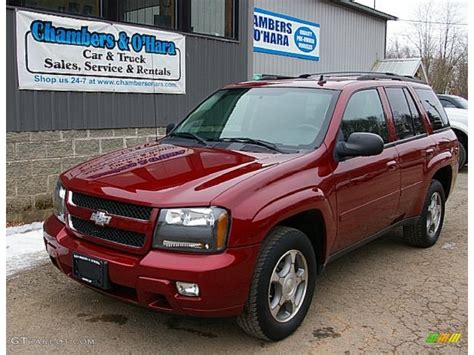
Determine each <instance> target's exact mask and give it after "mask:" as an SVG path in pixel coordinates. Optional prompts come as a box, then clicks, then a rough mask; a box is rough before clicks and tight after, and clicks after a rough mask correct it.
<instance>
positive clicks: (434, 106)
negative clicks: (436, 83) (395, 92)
mask: <svg viewBox="0 0 474 355" xmlns="http://www.w3.org/2000/svg"><path fill="white" fill-rule="evenodd" d="M415 91H416V93H417V94H418V97H419V98H420V100H421V102H422V103H423V107H424V108H425V110H426V113H427V114H428V118H429V120H430V123H431V126H432V127H433V131H436V130H437V129H441V128H444V127H448V126H449V121H448V116H446V112H445V111H444V108H443V106H442V105H441V103H440V102H439V100H438V97H437V96H436V95H435V94H434V92H433V91H432V90H431V89H415Z"/></svg>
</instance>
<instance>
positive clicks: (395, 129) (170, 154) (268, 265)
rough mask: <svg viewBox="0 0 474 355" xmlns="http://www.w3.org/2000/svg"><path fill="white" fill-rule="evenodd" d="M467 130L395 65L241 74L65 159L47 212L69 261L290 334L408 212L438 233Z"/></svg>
mask: <svg viewBox="0 0 474 355" xmlns="http://www.w3.org/2000/svg"><path fill="white" fill-rule="evenodd" d="M457 157H458V143H457V140H456V135H455V134H454V133H453V131H452V130H451V129H450V127H449V122H448V119H447V117H446V114H445V112H444V110H443V107H442V106H441V104H440V102H439V100H438V98H437V97H436V95H435V94H434V92H433V91H432V90H431V88H430V87H429V86H427V85H426V84H423V83H421V82H419V81H417V80H415V79H410V78H406V77H399V76H395V75H391V74H370V73H369V74H349V73H343V74H334V73H333V74H325V75H319V74H318V75H316V76H315V75H303V76H301V77H299V78H285V79H278V78H273V79H272V78H264V79H263V80H259V81H251V82H244V83H240V84H236V85H230V86H227V87H226V88H224V89H222V90H219V91H217V92H215V93H214V94H212V95H211V96H210V97H209V98H208V99H206V100H205V101H204V102H203V103H202V104H201V105H199V106H198V107H197V108H196V109H195V110H194V111H193V112H191V114H189V116H188V117H187V118H185V119H184V120H183V121H182V122H181V123H179V124H178V125H177V126H176V127H169V132H168V134H167V135H166V136H165V137H164V138H162V139H160V140H159V141H157V142H155V143H148V144H144V145H141V146H137V147H132V148H128V149H124V150H121V151H117V152H114V153H110V154H107V155H105V156H101V157H99V158H96V159H94V160H91V161H88V162H86V163H83V164H81V165H79V166H76V167H74V168H72V169H70V170H68V171H66V172H64V173H63V174H61V176H60V178H59V181H58V185H57V189H56V192H55V214H54V215H53V216H51V217H50V218H49V219H48V220H47V221H46V222H45V225H44V240H45V244H46V249H47V251H48V253H49V255H50V256H51V260H52V262H53V264H54V265H55V266H57V267H58V268H59V269H60V270H61V271H62V272H63V273H65V274H66V275H68V276H70V277H72V278H74V279H75V280H77V281H79V282H80V283H82V284H83V285H86V286H89V287H91V288H92V289H94V290H97V291H100V292H103V293H106V294H108V295H111V296H113V297H117V298H119V299H121V300H125V301H129V302H132V303H137V304H140V305H144V306H146V307H149V308H152V309H155V310H159V311H164V312H171V313H176V314H184V315H193V316H203V317H224V316H236V317H237V321H238V324H239V325H240V326H241V327H242V328H243V329H244V330H245V331H246V332H247V333H248V334H250V335H253V336H256V337H259V338H262V339H267V340H279V339H282V338H284V337H286V336H288V335H290V334H291V333H292V332H293V331H295V329H296V328H297V327H298V326H299V324H300V323H301V322H302V321H303V319H304V317H305V315H306V312H307V311H308V308H309V306H310V303H311V301H312V298H313V290H314V287H315V283H316V280H317V275H318V274H320V273H321V272H322V271H323V270H324V267H325V266H326V265H327V264H328V262H330V261H332V260H334V259H335V258H337V257H338V256H340V255H342V254H343V253H345V252H347V251H350V250H352V249H354V248H356V247H358V246H360V245H362V244H364V243H366V242H368V241H371V240H373V239H375V238H377V237H379V236H381V235H382V234H384V233H386V232H387V231H390V230H393V229H394V228H398V227H403V231H404V236H405V238H406V240H407V242H408V243H410V244H412V245H414V246H417V247H423V248H425V247H430V246H432V245H433V244H435V243H436V241H437V239H438V237H439V235H440V232H441V228H442V225H443V218H444V212H445V201H446V198H447V197H448V196H449V194H450V192H451V191H452V188H453V185H454V182H455V179H456V174H457V170H458V169H457V161H458V159H457Z"/></svg>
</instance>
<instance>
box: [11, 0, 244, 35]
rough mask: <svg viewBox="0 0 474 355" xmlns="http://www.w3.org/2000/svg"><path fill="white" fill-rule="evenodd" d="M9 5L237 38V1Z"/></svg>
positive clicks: (17, 0)
mask: <svg viewBox="0 0 474 355" xmlns="http://www.w3.org/2000/svg"><path fill="white" fill-rule="evenodd" d="M7 4H8V5H11V6H21V7H28V8H32V9H39V10H45V11H50V12H57V13H68V14H72V15H78V16H90V17H102V18H105V19H107V20H109V21H117V22H126V23H133V24H137V25H148V26H154V27H158V28H165V29H174V30H178V31H181V32H193V33H196V34H204V35H210V36H216V37H223V38H232V39H235V38H237V25H236V23H237V20H236V18H237V16H236V14H237V9H238V0H75V1H68V0H7Z"/></svg>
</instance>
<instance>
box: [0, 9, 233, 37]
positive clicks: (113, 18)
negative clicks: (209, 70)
mask: <svg viewBox="0 0 474 355" xmlns="http://www.w3.org/2000/svg"><path fill="white" fill-rule="evenodd" d="M98 1H99V16H98V17H97V16H93V15H87V16H86V15H81V14H70V13H68V12H58V11H53V10H49V9H42V8H35V7H27V6H25V0H7V5H6V7H7V8H12V9H21V10H27V11H34V12H38V13H44V14H49V15H56V16H67V17H71V18H77V19H91V20H98V21H103V22H109V23H118V24H125V25H130V26H138V27H144V28H150V29H158V30H163V31H168V32H175V33H180V34H183V35H186V36H191V37H198V38H206V39H213V40H217V41H222V42H229V43H240V26H239V21H240V1H239V0H231V1H232V4H233V13H232V22H233V24H232V28H233V35H232V37H221V36H214V35H211V34H206V33H199V32H191V2H190V0H177V3H176V10H175V11H176V28H169V27H163V26H153V25H148V24H141V23H134V22H127V21H123V20H119V19H118V12H117V11H118V10H117V9H118V6H117V1H115V0H98ZM111 4H112V6H110V5H111ZM114 10H115V11H114Z"/></svg>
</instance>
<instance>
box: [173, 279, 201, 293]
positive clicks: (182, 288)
mask: <svg viewBox="0 0 474 355" xmlns="http://www.w3.org/2000/svg"><path fill="white" fill-rule="evenodd" d="M176 288H177V290H178V293H179V294H180V295H182V296H191V297H197V296H199V286H198V284H193V283H189V282H181V281H176Z"/></svg>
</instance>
